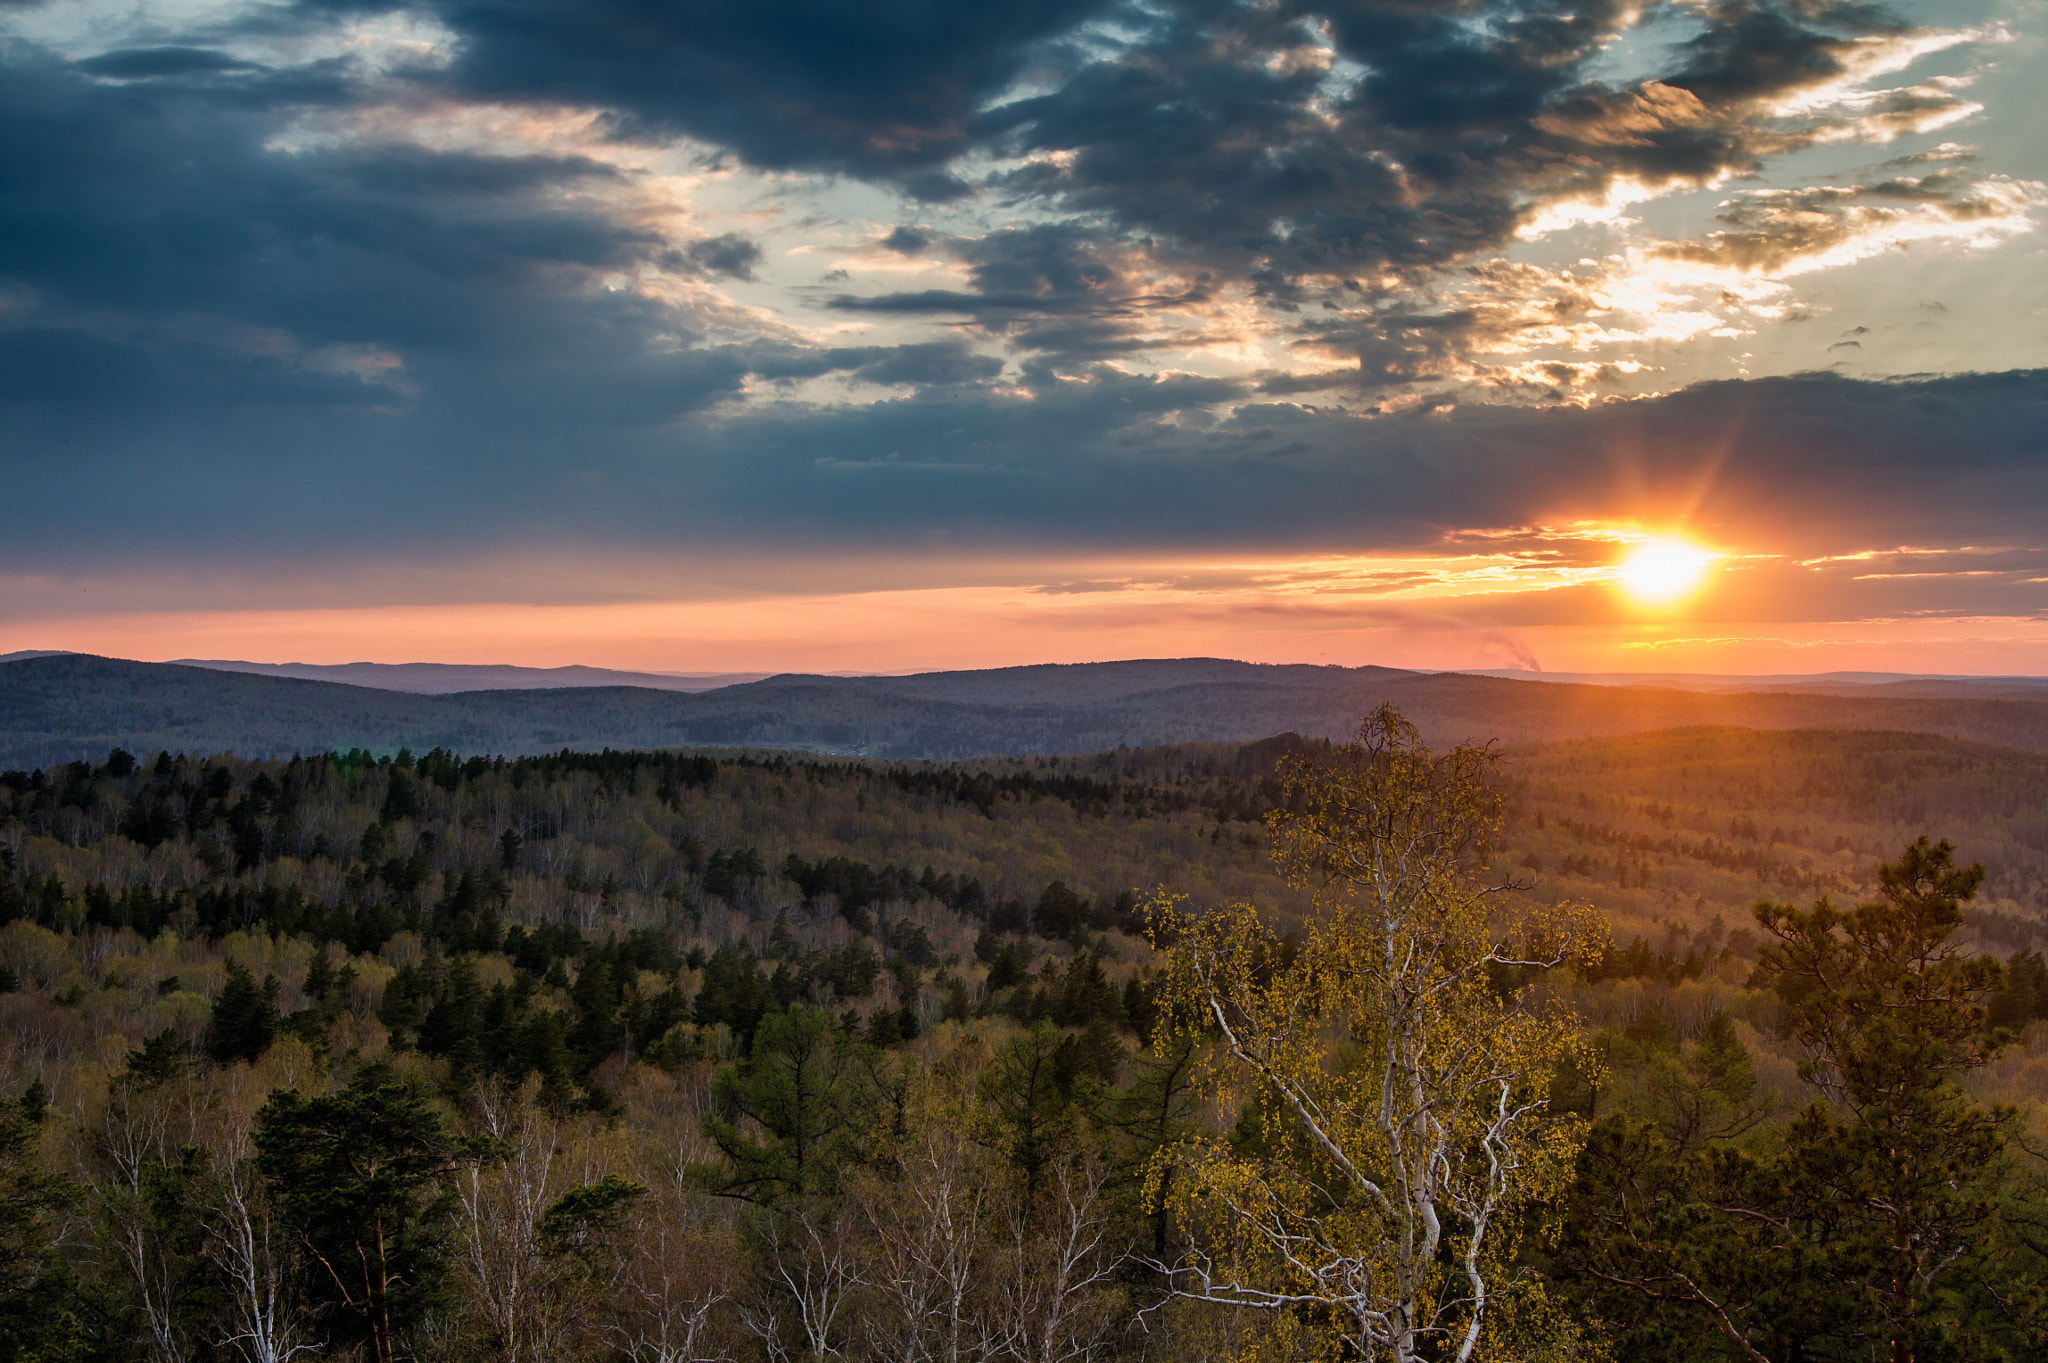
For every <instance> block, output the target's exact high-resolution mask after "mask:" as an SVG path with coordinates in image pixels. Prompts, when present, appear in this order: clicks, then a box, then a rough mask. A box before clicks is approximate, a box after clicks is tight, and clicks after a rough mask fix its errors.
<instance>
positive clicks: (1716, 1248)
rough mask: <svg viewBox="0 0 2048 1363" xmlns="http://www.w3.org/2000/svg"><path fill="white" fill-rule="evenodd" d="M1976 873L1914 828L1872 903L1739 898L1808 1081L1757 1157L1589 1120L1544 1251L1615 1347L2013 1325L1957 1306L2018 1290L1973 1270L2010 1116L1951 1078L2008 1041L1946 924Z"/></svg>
mask: <svg viewBox="0 0 2048 1363" xmlns="http://www.w3.org/2000/svg"><path fill="white" fill-rule="evenodd" d="M1983 874H1984V873H1983V868H1982V867H1979V866H1974V865H1972V866H1968V867H1959V866H1957V865H1956V864H1955V859H1954V849H1953V848H1952V847H1951V846H1950V845H1949V844H1948V843H1947V842H1942V843H1938V844H1933V843H1930V842H1929V841H1928V839H1926V838H1924V837H1923V838H1921V839H1920V840H1919V841H1917V842H1915V843H1914V844H1912V845H1911V846H1909V847H1908V848H1907V849H1906V851H1905V853H1904V855H1903V856H1901V858H1900V859H1899V860H1898V861H1896V862H1894V863H1892V864H1890V865H1887V866H1885V867H1883V868H1882V869H1881V871H1880V875H1879V883H1880V887H1881V890H1882V898H1881V899H1880V900H1878V901H1876V902H1873V903H1868V904H1863V905H1860V906H1858V907H1856V908H1854V909H1847V910H1844V909H1838V908H1836V907H1835V906H1834V905H1833V904H1831V903H1830V902H1829V901H1828V900H1826V899H1825V898H1823V899H1821V900H1820V901H1818V902H1817V903H1815V905H1814V906H1813V907H1812V908H1811V909H1809V910H1801V909H1797V908H1794V907H1793V906H1791V905H1789V904H1776V903H1763V904H1759V905H1758V906H1757V909H1756V916H1757V921H1758V922H1759V923H1760V924H1761V925H1762V926H1763V927H1764V928H1765V929H1766V930H1767V931H1768V932H1769V933H1770V934H1771V935H1772V937H1773V938H1774V939H1775V940H1774V941H1773V942H1772V943H1771V944H1770V945H1769V946H1767V947H1766V948H1765V950H1764V951H1763V953H1762V955H1761V957H1760V962H1759V967H1758V968H1759V975H1760V978H1761V981H1762V982H1764V983H1768V984H1770V985H1772V986H1773V987H1774V988H1775V989H1776V990H1777V991H1778V993H1779V994H1780V995H1781V996H1782V997H1783V998H1784V999H1785V1001H1786V1014H1787V1026H1788V1029H1789V1032H1790V1035H1791V1036H1792V1038H1793V1039H1794V1040H1795V1041H1796V1042H1797V1043H1798V1044H1799V1046H1800V1047H1801V1049H1802V1050H1803V1051H1804V1052H1805V1059H1804V1060H1803V1061H1802V1062H1801V1064H1800V1075H1801V1077H1802V1078H1803V1079H1804V1080H1805V1081H1806V1082H1807V1083H1808V1084H1810V1085H1811V1086H1812V1087H1813V1088H1814V1089H1815V1090H1816V1091H1817V1095H1818V1097H1817V1098H1816V1101H1814V1102H1813V1103H1811V1104H1809V1105H1808V1106H1807V1107H1806V1109H1805V1110H1804V1111H1802V1112H1801V1113H1799V1114H1798V1115H1797V1116H1796V1117H1795V1118H1794V1119H1793V1121H1792V1122H1791V1124H1790V1125H1789V1126H1788V1127H1787V1128H1786V1129H1785V1131H1784V1133H1783V1135H1782V1137H1781V1138H1780V1140H1779V1142H1778V1145H1779V1148H1778V1150H1777V1152H1776V1153H1775V1154H1774V1155H1771V1156H1769V1157H1765V1156H1759V1155H1752V1154H1750V1153H1748V1152H1745V1151H1743V1150H1740V1149H1736V1148H1733V1147H1731V1146H1728V1145H1726V1144H1719V1145H1710V1146H1708V1147H1706V1148H1703V1149H1700V1150H1698V1151H1695V1152H1693V1153H1690V1154H1680V1153H1675V1152H1674V1150H1673V1149H1672V1147H1671V1145H1670V1143H1669V1142H1667V1141H1666V1140H1665V1139H1664V1137H1663V1136H1662V1135H1660V1134H1659V1133H1658V1132H1657V1131H1656V1130H1654V1129H1652V1128H1650V1127H1647V1126H1637V1125H1635V1124H1633V1123H1630V1122H1628V1121H1626V1120H1622V1119H1614V1120H1610V1121H1608V1122H1605V1123H1603V1124H1602V1126H1601V1127H1600V1129H1599V1130H1597V1131H1596V1133H1595V1136H1594V1139H1593V1140H1592V1141H1591V1142H1590V1143H1589V1144H1588V1146H1587V1150H1586V1153H1585V1157H1584V1158H1583V1160H1582V1161H1581V1166H1580V1174H1579V1179H1578V1183H1577V1186H1576V1188H1575V1190H1574V1195H1573V1199H1572V1204H1571V1208H1570V1211H1569V1212H1568V1214H1567V1217H1566V1226H1567V1230H1566V1234H1565V1238H1564V1242H1563V1245H1562V1246H1561V1248H1562V1251H1563V1255H1564V1262H1565V1263H1566V1265H1567V1266H1568V1267H1569V1268H1570V1270H1571V1271H1572V1272H1573V1273H1575V1274H1576V1275H1577V1276H1578V1277H1579V1278H1580V1280H1581V1281H1584V1282H1586V1283H1589V1284H1593V1285H1595V1286H1594V1292H1595V1296H1596V1297H1597V1298H1599V1299H1600V1300H1602V1301H1603V1303H1604V1304H1605V1306H1606V1308H1607V1309H1608V1311H1609V1312H1610V1313H1611V1314H1613V1315H1614V1316H1616V1318H1617V1319H1619V1320H1621V1321H1623V1322H1624V1323H1625V1325H1626V1327H1627V1328H1628V1329H1631V1330H1634V1331H1635V1332H1636V1333H1635V1335H1634V1336H1633V1339H1634V1342H1635V1344H1636V1345H1637V1346H1640V1347H1647V1341H1648V1339H1649V1338H1650V1337H1651V1336H1652V1335H1662V1334H1664V1333H1666V1332H1669V1331H1671V1330H1674V1329H1676V1330H1679V1331H1683V1330H1684V1329H1685V1328H1686V1327H1685V1325H1684V1324H1683V1323H1682V1322H1684V1321H1686V1320H1687V1319H1688V1318H1689V1319H1690V1321H1691V1323H1692V1324H1693V1325H1694V1326H1698V1325H1706V1326H1709V1327H1711V1328H1712V1329H1714V1330H1717V1331H1718V1332H1719V1333H1720V1334H1721V1336H1722V1337H1723V1339H1724V1340H1725V1342H1726V1345H1727V1349H1728V1351H1729V1352H1731V1353H1733V1354H1734V1355H1736V1356H1738V1357H1741V1358H1744V1359H1748V1360H1751V1361H1752V1363H1784V1360H1790V1359H1832V1358H1841V1359H1849V1358H1858V1359H1862V1358H1868V1357H1871V1356H1873V1355H1875V1354H1877V1353H1882V1354H1883V1355H1884V1356H1886V1357H1889V1358H1891V1359H1892V1360H1893V1361H1894V1363H1910V1360H1912V1359H1915V1358H1916V1357H1928V1358H1976V1357H1995V1356H1999V1350H2000V1348H2001V1347H2002V1346H2001V1345H2000V1344H1999V1342H1998V1341H1999V1340H2000V1339H2001V1338H2004V1339H2008V1340H2009V1339H2012V1338H2021V1339H2025V1338H2027V1337H2028V1336H2029V1331H2028V1328H2027V1327H2026V1326H2025V1324H2024V1323H2023V1322H2017V1321H2015V1320H2012V1319H2010V1318H2007V1319H2000V1316H2001V1315H2006V1314H2007V1309H2006V1307H1999V1306H1994V1307H1993V1309H1992V1310H1991V1311H1990V1312H1989V1313H1988V1314H1987V1313H1986V1312H1984V1311H1982V1310H1980V1309H1977V1308H1976V1307H1970V1306H1969V1305H1968V1303H1970V1302H1972V1301H1976V1302H1978V1303H1979V1304H1980V1305H1981V1304H1982V1303H1984V1302H1991V1303H1999V1302H2004V1303H2007V1304H2008V1306H2009V1305H2010V1304H2011V1303H2013V1302H2015V1301H2017V1300H2019V1299H2021V1298H2022V1297H2023V1296H2024V1295H2025V1294H2024V1293H2021V1292H2016V1291H2015V1290H2014V1285H2013V1284H2011V1283H2010V1282H2007V1283H2004V1284H2000V1283H1998V1282H1996V1281H1995V1278H1996V1276H1997V1275H1998V1274H1999V1272H2000V1269H1999V1267H1998V1266H1997V1259H1998V1258H1999V1257H2000V1253H2001V1251H2000V1243H2001V1240H2002V1238H2003V1232H2002V1227H2001V1224H2000V1217H1999V1193H2000V1189H1999V1183H2000V1179H2001V1176H2002V1175H2003V1173H2004V1162H2003V1159H2002V1155H2003V1152H2004V1150H2005V1147H2006V1144H2007V1142H2008V1141H2009V1139H2010V1137H2011V1134H2012V1126H2013V1114H2012V1113H2011V1112H2009V1111H2007V1110H2004V1109H1999V1108H1991V1107H1985V1106H1983V1105H1981V1104H1978V1103H1975V1102H1972V1101H1971V1100H1970V1099H1969V1098H1968V1097H1967V1095H1965V1094H1964V1093H1963V1091H1962V1090H1961V1089H1960V1087H1958V1085H1957V1082H1956V1081H1957V1078H1958V1076H1960V1075H1961V1074H1963V1073H1965V1072H1967V1071H1969V1070H1972V1069H1976V1068H1978V1067H1980V1066H1982V1065H1983V1064H1985V1063H1986V1062H1987V1061H1988V1060H1990V1059H1991V1058H1992V1056H1993V1055H1995V1054H1996V1053H1997V1051H1998V1050H1999V1049H2001V1048H2002V1047H2003V1046H2004V1045H2005V1044H2006V1043H2007V1042H2008V1040H2009V1039H2010V1038H2009V1035H2008V1034H2006V1033H2004V1032H2002V1031H2001V1030H2000V1029H1998V1028H1996V1027H1994V1026H1993V1025H1992V1024H1991V1021H1990V1018H1989V1015H1988V1013H1987V1010H1986V1008H1985V1006H1984V1003H1985V999H1986V998H1987V996H1989V995H1990V994H1991V993H1992V992H1993V991H1995V990H1996V989H1997V988H1998V986H1999V983H2000V977H2001V967H2000V965H1999V963H1998V962H1997V960H1996V959H1994V958H1992V957H1988V956H1982V955H1976V954H1973V953H1971V952H1970V951H1969V950H1967V949H1966V947H1965V946H1964V944H1963V943H1961V942H1960V941H1958V940H1957V938H1956V930H1957V929H1958V928H1959V927H1961V925H1962V922H1963V908H1962V906H1963V903H1964V902H1965V901H1967V900H1968V899H1969V898H1971V897H1972V896H1973V895H1974V894H1975V892H1976V889H1977V886H1978V884H1979V883H1980V882H1981V881H1982V879H1983ZM1978 1289H1988V1290H1983V1291H1980V1290H1978ZM2015 1331H2017V1334H2015ZM2034 1347H2038V1343H2036V1344H2035V1346H2034Z"/></svg>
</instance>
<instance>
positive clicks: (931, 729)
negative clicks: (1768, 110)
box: [0, 654, 2048, 769]
mask: <svg viewBox="0 0 2048 1363" xmlns="http://www.w3.org/2000/svg"><path fill="white" fill-rule="evenodd" d="M1381 700H1390V701H1392V702H1394V703H1395V704H1396V705H1398V706H1400V707H1401V709H1402V711H1403V712H1404V713H1405V714H1406V715H1408V717H1409V718H1410V719H1411V720H1413V721H1414V722H1415V723H1416V724H1417V726H1418V727H1420V728H1421V729H1422V731H1423V732H1424V734H1425V735H1427V736H1428V737H1429V738H1430V740H1431V741H1432V742H1437V743H1444V742H1455V741H1459V740H1464V739H1480V740H1486V739H1496V740H1499V741H1501V742H1503V743H1528V742H1539V741H1547V740H1557V739H1571V738H1587V737H1595V736H1601V735H1616V734H1629V733H1638V732H1642V731H1645V730H1652V729H1669V728H1678V727H1684V726H1692V725H1726V726H1737V727H1743V728H1752V729H1797V728H1808V729H1880V730H1895V731H1906V732H1918V733H1931V734H1940V735H1944V736H1947V737H1951V738H1958V739H1965V740H1969V741H1973V742H1979V743H1993V744H1998V745H2001V746H2004V747H2011V748H2025V749H2048V702H2041V701H2031V700H2024V699H2005V698H1982V697H1967V696H1966V697H1936V698H1923V697H1871V696H1835V695H1825V694H1813V693H1805V692H1752V693H1735V694H1725V693H1709V692H1698V691H1686V690H1678V689H1671V688H1659V687H1648V686H1629V687H1616V686H1593V685H1577V684H1570V683H1556V682H1531V681H1516V680H1510V679H1505V678H1499V677H1487V676H1476V675H1470V674H1460V673H1420V672H1406V671H1400V670H1397V669H1393V668H1381V667H1361V668H1342V667H1316V666H1307V665H1300V666H1274V665H1264V664H1252V663H1241V662H1232V661H1228V660H1222V659H1208V658H1192V659H1170V660H1142V661H1131V662H1115V663H1088V664H1075V665H1046V666H1035V667H1014V668H996V669H989V670H985V671H969V672H932V673H923V674H919V675H915V676H907V677H828V676H798V675H784V676H776V677H770V678H766V679H764V680H761V681H756V682H750V683H745V684H741V685H733V686H725V687H720V688H718V689H716V690H711V691H703V692H697V693H684V692H673V691H662V690H655V689H652V688H647V687H633V686H603V687H568V688H552V689H534V690H485V691H463V692H455V693H451V694H445V695H424V694H411V693H405V692H399V691H392V690H384V689H378V688H372V687H365V686H353V685H345V684H341V683H336V682H326V681H310V680H303V679H298V678H288V677H276V676H264V675H257V674H251V673H245V672H229V671H219V670H214V669H209V668H199V667H191V666H183V665H179V664H172V663H137V662H127V661H123V660H120V659H114V658H99V657H92V656H89V655H82V654H61V655H52V656H45V657H31V658H20V659H17V660H14V661H10V662H6V663H0V767H15V768H24V769H26V768H28V767H32V766H47V765H50V764H52V763H57V762H64V761H71V760H76V759H79V758H87V757H91V758H103V757H104V756H105V755H106V753H107V751H108V750H109V749H110V748H113V747H116V746H118V747H122V748H125V749H127V750H129V751H131V752H135V753H138V754H146V753H148V752H152V751H155V750H158V749H168V750H172V751H183V752H194V753H198V752H223V751H233V752H236V753H240V754H243V755H247V756H259V755H265V754H271V753H277V754H289V753H292V752H316V751H321V750H324V749H329V748H333V749H347V748H352V747H364V748H369V749H372V750H380V751H390V750H394V749H396V748H398V747H400V746H406V747H411V748H413V749H414V750H416V751H424V750H426V749H429V748H435V747H440V748H447V749H450V750H452V751H455V752H460V753H503V754H507V755H517V754H522V753H537V752H548V751H555V750H558V749H561V748H564V747H570V748H579V749H584V748H588V749H595V748H600V747H606V746H610V747H617V748H628V747H678V746H711V745H719V746H748V745H751V746H759V747H785V748H804V749H812V750H817V751H823V752H835V753H844V754H857V755H863V756H872V757H899V758H961V757H974V756H985V755H999V754H1010V755H1015V754H1023V753H1079V752H1095V751H1102V750H1106V749H1112V748H1116V747H1118V746H1119V745H1128V746H1132V747H1139V746H1145V745H1151V744H1159V743H1173V742H1186V741H1206V742H1242V741H1246V740H1250V739H1255V738H1259V737H1263V736H1265V735H1268V734H1273V733H1279V732H1283V731H1287V730H1293V731H1295V732H1298V733H1302V734H1307V735H1311V736H1322V737H1333V738H1341V737H1344V736H1347V735H1348V734H1349V733H1350V731H1351V730H1352V728H1353V727H1354V726H1355V725H1356V723H1357V721H1358V718H1359V716H1361V715H1362V714H1363V713H1365V711H1367V710H1368V709H1370V708H1371V707H1372V706H1373V705H1375V704H1377V703H1378V702H1380V701H1381Z"/></svg>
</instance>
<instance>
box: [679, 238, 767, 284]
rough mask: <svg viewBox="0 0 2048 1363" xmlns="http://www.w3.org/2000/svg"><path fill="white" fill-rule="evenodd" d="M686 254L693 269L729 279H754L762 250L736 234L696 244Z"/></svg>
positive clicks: (692, 243) (684, 253)
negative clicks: (755, 268)
mask: <svg viewBox="0 0 2048 1363" xmlns="http://www.w3.org/2000/svg"><path fill="white" fill-rule="evenodd" d="M683 255H684V258H685V259H686V260H688V261H689V263H690V264H691V265H692V266H693V267H694V268H696V269H698V270H701V271H703V272H704V273H705V274H711V275H721V276H723V277H724V278H726V279H752V278H753V277H754V267H755V266H756V265H758V264H760V263H761V248H760V247H759V246H756V245H755V244H754V243H753V242H751V241H749V240H748V239H747V238H745V237H743V236H741V235H740V234H739V233H737V232H727V233H725V234H724V235H722V236H716V237H705V238H704V239H703V240H701V241H693V242H691V243H690V245H689V247H688V248H687V249H686V250H685V251H684V252H683Z"/></svg>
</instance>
